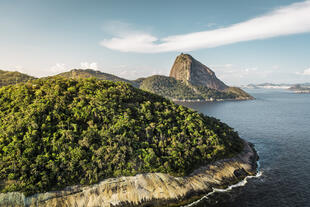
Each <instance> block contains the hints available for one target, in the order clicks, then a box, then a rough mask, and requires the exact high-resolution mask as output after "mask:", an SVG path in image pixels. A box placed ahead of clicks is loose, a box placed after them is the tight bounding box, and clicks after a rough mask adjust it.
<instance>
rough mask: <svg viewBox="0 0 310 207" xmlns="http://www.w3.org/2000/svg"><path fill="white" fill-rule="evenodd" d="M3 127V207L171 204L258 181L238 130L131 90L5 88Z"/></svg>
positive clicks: (61, 80) (57, 80) (77, 84)
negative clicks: (245, 181)
mask: <svg viewBox="0 0 310 207" xmlns="http://www.w3.org/2000/svg"><path fill="white" fill-rule="evenodd" d="M0 121H1V123H2V124H1V126H0V140H1V142H0V143H1V144H0V160H1V162H0V171H1V174H0V190H1V192H2V193H1V194H0V205H8V206H29V205H30V206H58V205H59V204H64V203H67V204H68V205H71V204H72V205H75V204H76V205H80V206H98V205H100V206H126V205H131V206H132V205H133V206H141V205H148V206H160V205H170V204H178V203H180V202H188V201H189V200H191V199H194V198H197V197H196V196H201V195H203V194H204V193H206V192H209V191H210V190H211V189H212V187H224V186H227V185H229V184H232V183H236V182H238V181H240V180H242V179H243V178H244V177H246V176H247V175H253V174H255V173H256V161H257V155H256V152H255V150H254V148H253V147H252V146H251V145H250V144H248V143H247V142H245V141H243V140H242V139H241V138H240V137H239V136H238V134H237V132H235V131H234V130H233V129H232V128H230V127H229V126H227V125H226V124H224V123H222V122H220V121H219V120H217V119H215V118H211V117H208V116H204V115H202V114H199V113H197V112H195V111H193V110H191V109H188V108H186V107H183V106H180V105H177V104H175V103H173V102H172V101H170V100H168V99H166V98H163V97H161V96H158V95H155V94H152V93H149V92H146V91H143V90H140V89H137V88H135V87H133V86H132V85H130V84H128V83H125V82H112V81H103V80H98V79H94V78H83V79H71V78H65V77H59V76H58V77H50V78H41V79H36V80H31V81H28V82H27V83H19V84H15V85H9V86H5V87H2V88H0ZM172 188H173V189H174V191H172ZM134 195H136V196H134ZM125 201H126V202H125Z"/></svg>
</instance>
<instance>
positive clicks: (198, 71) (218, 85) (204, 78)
mask: <svg viewBox="0 0 310 207" xmlns="http://www.w3.org/2000/svg"><path fill="white" fill-rule="evenodd" d="M170 77H173V78H175V79H177V80H181V81H184V82H189V83H190V84H192V85H195V86H207V87H209V88H212V89H216V90H224V89H226V88H228V86H227V85H226V84H225V83H223V82H222V81H221V80H219V79H218V78H217V77H216V75H215V73H214V72H213V71H212V70H211V69H210V68H208V67H207V66H205V65H203V64H202V63H200V62H199V61H197V60H195V59H194V58H193V57H192V56H190V55H188V54H183V53H182V54H181V55H179V56H177V58H176V59H175V61H174V64H173V66H172V68H171V71H170Z"/></svg>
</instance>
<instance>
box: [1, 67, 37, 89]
mask: <svg viewBox="0 0 310 207" xmlns="http://www.w3.org/2000/svg"><path fill="white" fill-rule="evenodd" d="M32 79H35V78H34V77H32V76H29V75H26V74H23V73H20V72H16V71H15V72H11V71H4V70H0V87H2V86H7V85H11V84H16V83H20V82H27V81H28V80H32Z"/></svg>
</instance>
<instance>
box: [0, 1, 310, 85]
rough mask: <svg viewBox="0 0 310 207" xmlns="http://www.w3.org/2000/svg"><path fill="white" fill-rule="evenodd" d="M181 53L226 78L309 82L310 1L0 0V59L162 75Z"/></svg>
mask: <svg viewBox="0 0 310 207" xmlns="http://www.w3.org/2000/svg"><path fill="white" fill-rule="evenodd" d="M180 52H186V53H189V54H191V55H192V56H193V57H195V58H196V59H197V60H199V61H200V62H202V63H204V64H205V65H207V66H209V67H210V68H211V69H213V70H214V71H215V72H216V74H217V76H218V77H220V78H221V79H223V80H224V82H226V83H227V84H230V85H241V84H247V83H262V82H274V83H283V82H288V83H297V82H310V1H292V0H260V1H249V0H234V1H231V0H218V1H213V0H212V1H211V0H201V1H199V0H194V1H188V0H187V1H182V0H170V1H161V0H157V1H150V0H149V1H146V0H131V1H125V0H123V1H119V0H114V1H112V0H111V1H105V0H101V1H99V0H98V1H94V0H89V1H86V0H83V1H82V0H80V1H79V0H53V1H52V0H50V1H47V0H27V1H24V0H0V68H1V69H3V70H17V71H21V72H25V73H28V74H31V75H34V76H38V77H40V76H46V75H53V74H56V73H59V72H63V71H67V70H69V69H72V68H94V69H98V70H100V71H103V72H107V73H112V74H115V75H119V76H121V77H124V78H128V79H135V78H138V77H142V76H149V75H153V74H162V75H168V74H169V71H170V68H171V66H172V64H173V61H174V59H175V57H176V56H177V55H178V54H179V53H180Z"/></svg>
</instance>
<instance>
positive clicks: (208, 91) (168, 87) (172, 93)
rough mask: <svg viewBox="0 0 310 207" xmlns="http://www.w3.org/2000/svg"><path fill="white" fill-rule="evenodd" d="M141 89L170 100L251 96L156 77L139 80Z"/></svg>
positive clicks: (231, 89)
mask: <svg viewBox="0 0 310 207" xmlns="http://www.w3.org/2000/svg"><path fill="white" fill-rule="evenodd" d="M138 81H139V84H140V89H143V90H146V91H149V92H152V93H156V94H158V95H161V96H164V97H166V98H169V99H177V100H197V99H200V100H212V99H213V100H216V99H218V100H219V99H243V98H250V97H251V96H250V95H249V94H247V93H246V92H244V91H243V90H241V89H239V88H235V87H229V88H227V89H225V90H224V91H219V90H215V89H212V88H208V87H206V86H194V85H191V84H190V83H189V82H183V81H179V80H176V79H175V78H172V77H167V76H160V75H154V76H150V77H148V78H144V79H138Z"/></svg>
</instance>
